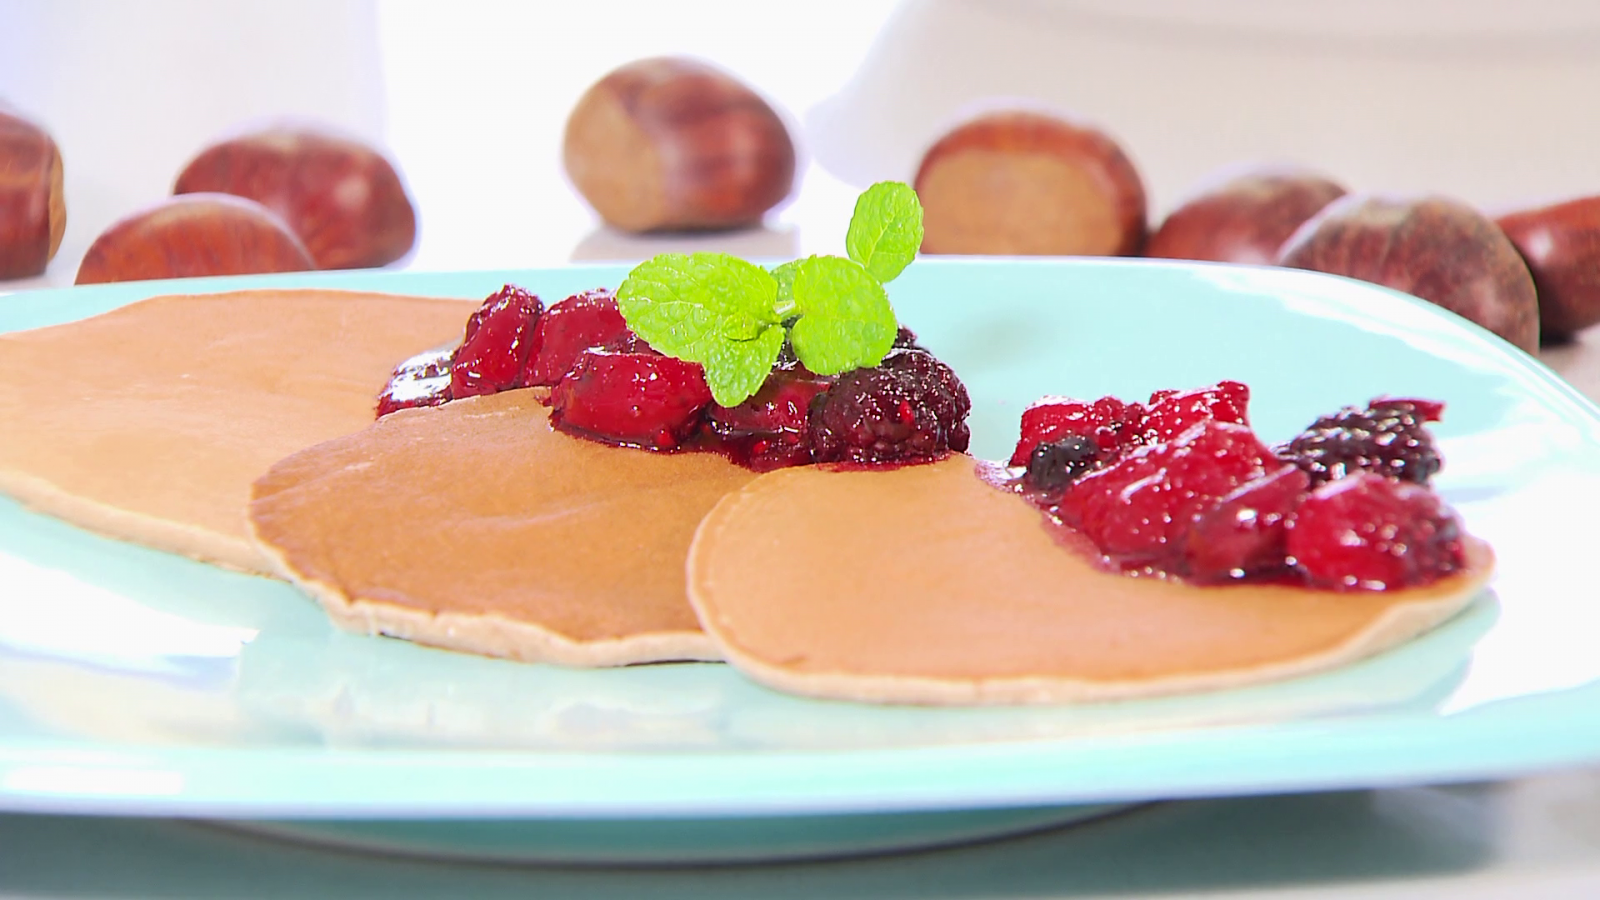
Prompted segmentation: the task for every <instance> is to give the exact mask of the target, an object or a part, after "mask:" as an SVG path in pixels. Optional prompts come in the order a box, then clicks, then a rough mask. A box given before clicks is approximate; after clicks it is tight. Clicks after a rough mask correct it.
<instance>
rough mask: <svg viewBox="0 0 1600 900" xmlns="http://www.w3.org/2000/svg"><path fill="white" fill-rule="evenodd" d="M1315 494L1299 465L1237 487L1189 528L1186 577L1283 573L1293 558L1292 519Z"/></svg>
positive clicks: (1213, 578) (1220, 579) (1219, 579)
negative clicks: (1290, 550)
mask: <svg viewBox="0 0 1600 900" xmlns="http://www.w3.org/2000/svg"><path fill="white" fill-rule="evenodd" d="M1310 490H1311V479H1310V477H1309V476H1307V475H1306V473H1304V472H1302V471H1300V469H1298V468H1296V467H1295V466H1284V467H1282V468H1280V469H1278V470H1277V471H1271V472H1268V473H1267V474H1265V475H1263V476H1261V477H1260V478H1256V479H1253V480H1251V481H1247V482H1245V483H1244V484H1242V485H1240V486H1239V487H1237V488H1235V489H1234V490H1233V492H1232V493H1230V494H1228V495H1227V496H1225V497H1223V498H1222V499H1221V500H1219V501H1217V503H1216V504H1215V505H1213V506H1212V507H1211V508H1210V509H1208V510H1206V511H1205V512H1203V513H1201V514H1200V516H1199V517H1198V518H1196V519H1195V522H1194V525H1192V526H1191V527H1190V528H1189V534H1188V539H1187V545H1188V546H1187V548H1186V553H1185V560H1184V571H1185V573H1186V574H1187V575H1188V576H1189V577H1190V578H1192V579H1193V580H1195V581H1197V582H1202V583H1205V582H1224V581H1230V580H1233V579H1238V578H1243V577H1245V576H1246V575H1251V574H1255V573H1260V572H1267V571H1271V570H1273V569H1282V568H1283V567H1284V566H1285V562H1284V557H1285V556H1286V555H1287V554H1288V539H1289V532H1288V520H1289V517H1290V516H1292V515H1294V511H1295V510H1296V509H1297V508H1298V507H1299V506H1300V504H1301V502H1302V501H1304V500H1305V498H1306V494H1307V493H1309V492H1310Z"/></svg>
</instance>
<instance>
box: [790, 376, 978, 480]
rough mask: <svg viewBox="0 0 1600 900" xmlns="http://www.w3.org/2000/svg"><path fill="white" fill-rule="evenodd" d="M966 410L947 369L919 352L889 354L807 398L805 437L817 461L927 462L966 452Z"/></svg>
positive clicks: (965, 400) (961, 390) (962, 391)
mask: <svg viewBox="0 0 1600 900" xmlns="http://www.w3.org/2000/svg"><path fill="white" fill-rule="evenodd" d="M971 409H972V403H971V400H970V399H968V397H967V389H966V387H965V386H963V385H962V384H961V381H960V379H958V378H956V374H955V372H953V371H951V370H950V367H949V366H947V365H945V364H944V363H942V362H940V361H938V360H937V359H934V358H933V356H931V355H930V354H928V353H924V352H922V351H920V350H891V351H890V352H889V355H888V356H885V357H884V358H883V362H881V363H879V364H878V365H877V366H875V367H873V368H870V369H856V370H854V371H851V372H846V373H845V374H843V375H841V376H839V379H838V380H837V381H835V382H834V384H833V385H832V386H831V387H829V388H828V389H827V390H826V391H823V392H822V393H820V394H818V395H817V396H816V398H815V399H813V400H812V401H811V408H810V410H809V413H808V415H807V424H808V431H809V433H808V435H807V440H808V442H809V443H810V445H811V455H812V458H813V459H814V460H815V461H817V462H857V463H879V462H901V461H907V460H916V459H931V458H934V457H937V456H941V455H943V454H944V453H945V452H946V451H949V450H957V451H961V450H965V449H967V443H968V440H969V438H970V434H969V432H968V430H967V422H966V418H967V413H968V412H969V411H970V410H971Z"/></svg>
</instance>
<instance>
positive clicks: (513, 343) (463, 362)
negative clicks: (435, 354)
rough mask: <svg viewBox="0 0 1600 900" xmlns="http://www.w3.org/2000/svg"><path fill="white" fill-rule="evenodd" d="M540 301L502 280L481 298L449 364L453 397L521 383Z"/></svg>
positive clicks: (501, 388) (516, 385)
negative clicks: (482, 299)
mask: <svg viewBox="0 0 1600 900" xmlns="http://www.w3.org/2000/svg"><path fill="white" fill-rule="evenodd" d="M543 311H544V304H543V303H540V302H539V298H538V297H536V296H534V295H533V294H530V293H528V292H527V291H525V290H523V289H522V288H519V287H517V286H515V285H510V284H508V285H506V286H505V287H503V288H501V289H500V290H499V291H497V292H495V293H494V294H491V295H490V296H489V298H488V299H486V300H484V301H483V305H482V306H480V307H478V309H477V311H475V312H474V313H473V314H472V316H471V317H470V318H468V319H467V331H466V336H465V338H463V339H462V341H461V347H460V349H458V350H457V351H456V355H455V360H454V362H452V363H451V365H450V394H451V396H452V397H453V398H455V399H460V398H462V397H471V396H474V395H477V394H493V393H497V392H499V391H505V390H510V389H512V388H518V387H522V386H523V385H522V368H523V366H524V365H525V364H526V362H527V359H528V339H529V338H530V337H531V336H532V333H533V330H534V327H535V325H536V323H537V321H538V319H539V315H540V313H542V312H543Z"/></svg>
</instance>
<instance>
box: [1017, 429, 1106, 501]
mask: <svg viewBox="0 0 1600 900" xmlns="http://www.w3.org/2000/svg"><path fill="white" fill-rule="evenodd" d="M1099 458H1100V448H1099V446H1098V445H1096V444H1095V442H1094V439H1093V438H1086V437H1084V436H1082V435H1077V434H1069V435H1067V436H1066V437H1064V438H1062V439H1060V440H1058V441H1044V442H1042V443H1040V444H1037V445H1035V446H1034V448H1033V453H1032V454H1030V455H1029V456H1028V471H1027V473H1026V474H1024V476H1023V478H1024V480H1026V481H1027V483H1028V484H1030V485H1032V486H1033V487H1034V488H1035V489H1037V490H1041V491H1047V492H1054V491H1059V490H1061V489H1062V488H1065V487H1066V486H1067V485H1069V484H1071V483H1072V482H1074V481H1076V480H1077V479H1078V476H1080V475H1082V474H1083V473H1085V472H1088V471H1089V470H1090V469H1093V468H1094V466H1095V464H1096V462H1098V460H1099Z"/></svg>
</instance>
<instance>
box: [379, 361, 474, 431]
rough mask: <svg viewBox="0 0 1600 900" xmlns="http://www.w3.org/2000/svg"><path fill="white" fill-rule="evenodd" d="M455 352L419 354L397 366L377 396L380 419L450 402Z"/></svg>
mask: <svg viewBox="0 0 1600 900" xmlns="http://www.w3.org/2000/svg"><path fill="white" fill-rule="evenodd" d="M455 353H456V351H455V348H453V347H452V348H448V349H444V350H428V351H425V352H423V353H418V354H417V355H416V356H413V357H411V358H410V359H408V360H406V361H405V362H403V363H401V364H400V365H398V366H395V369H394V374H393V375H390V376H389V384H388V385H387V386H386V387H384V389H383V393H381V394H379V395H378V418H380V419H381V418H383V417H384V416H387V415H388V414H389V413H392V412H394V411H395V410H397V409H411V408H412V407H416V406H438V405H439V404H441V403H445V402H448V401H449V400H450V360H451V358H452V357H454V356H455Z"/></svg>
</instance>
